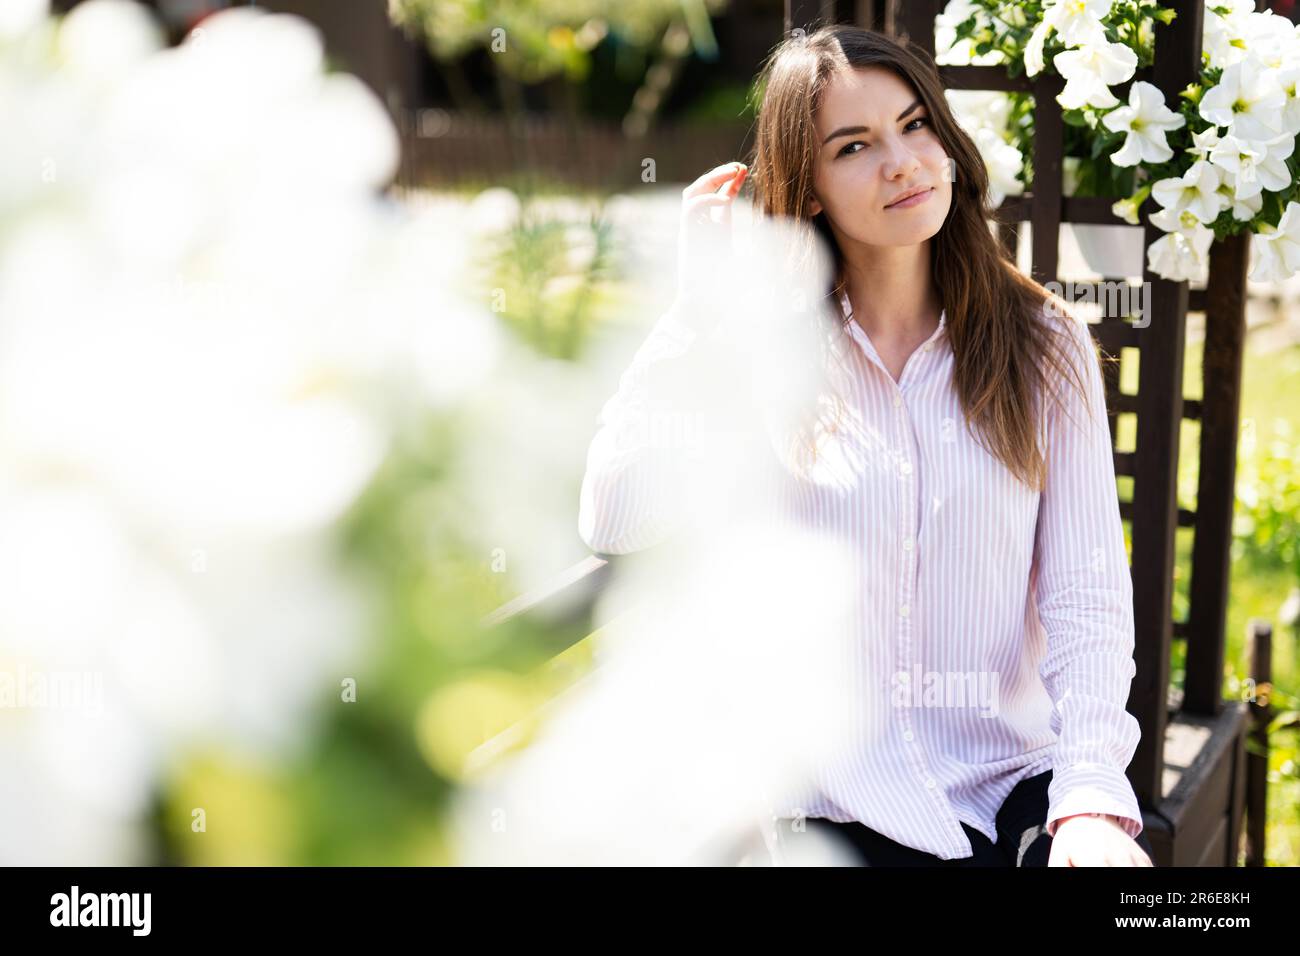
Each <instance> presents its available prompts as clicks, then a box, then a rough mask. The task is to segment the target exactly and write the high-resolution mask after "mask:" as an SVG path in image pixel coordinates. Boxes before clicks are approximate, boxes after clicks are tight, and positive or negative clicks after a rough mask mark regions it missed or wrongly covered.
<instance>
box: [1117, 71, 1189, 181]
mask: <svg viewBox="0 0 1300 956" xmlns="http://www.w3.org/2000/svg"><path fill="white" fill-rule="evenodd" d="M1128 102H1129V105H1128V106H1121V107H1119V108H1117V109H1114V110H1111V111H1110V112H1109V113H1107V114H1106V115H1105V116H1103V117H1102V118H1101V122H1102V125H1103V126H1105V127H1106V128H1107V129H1109V130H1112V131H1113V132H1116V133H1119V132H1125V133H1128V136H1127V137H1126V138H1125V140H1124V146H1123V148H1122V149H1120V151H1119V152H1117V153H1116V154H1115V155H1114V156H1112V157H1111V162H1112V163H1114V164H1115V165H1116V166H1135V165H1137V164H1138V163H1165V162H1168V161H1169V160H1170V159H1172V158H1173V155H1174V151H1173V150H1172V149H1170V148H1169V142H1168V140H1167V139H1166V134H1167V133H1168V132H1169V131H1170V130H1175V129H1179V128H1181V127H1183V126H1185V125H1186V124H1187V120H1186V119H1185V118H1184V117H1183V116H1181V115H1180V114H1178V113H1175V112H1174V111H1173V110H1171V109H1170V108H1169V107H1167V106H1165V98H1164V96H1163V95H1162V94H1161V93H1160V90H1159V89H1157V88H1156V87H1155V86H1152V85H1151V84H1150V83H1146V82H1144V81H1142V80H1139V81H1138V82H1136V83H1134V84H1133V86H1132V87H1131V88H1130V90H1129V95H1128Z"/></svg>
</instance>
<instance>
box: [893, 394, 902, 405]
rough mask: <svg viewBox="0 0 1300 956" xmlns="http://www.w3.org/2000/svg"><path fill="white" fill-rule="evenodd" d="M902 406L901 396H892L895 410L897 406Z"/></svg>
mask: <svg viewBox="0 0 1300 956" xmlns="http://www.w3.org/2000/svg"><path fill="white" fill-rule="evenodd" d="M902 404H903V396H901V395H895V396H894V407H895V408H897V407H898V406H899V405H902Z"/></svg>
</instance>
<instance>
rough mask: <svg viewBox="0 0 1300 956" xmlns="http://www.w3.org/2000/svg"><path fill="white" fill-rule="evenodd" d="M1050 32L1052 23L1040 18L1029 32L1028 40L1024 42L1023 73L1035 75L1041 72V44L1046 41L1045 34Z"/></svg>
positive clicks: (1042, 64) (1042, 65)
mask: <svg viewBox="0 0 1300 956" xmlns="http://www.w3.org/2000/svg"><path fill="white" fill-rule="evenodd" d="M1051 32H1052V25H1051V24H1050V23H1048V22H1047V21H1046V20H1040V21H1039V22H1038V25H1037V26H1035V27H1034V30H1033V32H1032V33H1030V34H1029V41H1028V42H1027V43H1026V44H1025V54H1024V58H1025V75H1026V76H1037V75H1038V74H1039V73H1041V72H1043V67H1044V65H1045V64H1044V62H1043V46H1044V45H1045V44H1046V43H1047V35H1048V34H1049V33H1051Z"/></svg>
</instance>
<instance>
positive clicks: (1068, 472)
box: [1034, 317, 1142, 837]
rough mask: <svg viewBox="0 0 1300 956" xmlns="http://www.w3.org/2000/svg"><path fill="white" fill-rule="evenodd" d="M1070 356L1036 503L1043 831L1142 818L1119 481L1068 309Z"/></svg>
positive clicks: (1096, 371) (1085, 353) (1095, 384)
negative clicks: (1090, 816) (1048, 736)
mask: <svg viewBox="0 0 1300 956" xmlns="http://www.w3.org/2000/svg"><path fill="white" fill-rule="evenodd" d="M1064 324H1065V325H1067V326H1069V327H1070V329H1071V332H1072V334H1073V340H1072V342H1071V345H1072V347H1073V349H1074V350H1075V351H1072V352H1071V353H1070V357H1071V359H1072V360H1075V361H1082V367H1081V371H1082V373H1083V374H1082V378H1083V380H1084V382H1085V384H1086V385H1087V393H1088V394H1087V399H1086V401H1081V400H1080V397H1079V395H1078V393H1077V391H1075V390H1074V389H1073V388H1066V389H1065V390H1064V394H1065V395H1066V396H1067V399H1066V404H1067V407H1068V411H1069V414H1068V415H1062V414H1061V410H1060V409H1059V408H1057V407H1056V406H1053V411H1052V412H1050V413H1049V416H1050V417H1049V427H1048V432H1047V437H1046V453H1047V466H1048V473H1047V480H1046V485H1045V488H1044V490H1043V494H1042V496H1041V498H1040V502H1039V512H1038V525H1037V529H1036V534H1035V551H1034V555H1035V557H1034V560H1035V564H1036V567H1037V578H1036V588H1035V591H1036V600H1037V609H1038V616H1039V620H1040V621H1041V623H1042V625H1043V628H1044V630H1045V633H1046V644H1047V652H1046V656H1045V658H1044V660H1043V662H1042V665H1041V667H1040V670H1039V673H1040V676H1041V677H1042V679H1043V683H1044V686H1045V687H1046V689H1047V691H1048V694H1049V695H1050V696H1051V699H1052V702H1053V710H1052V715H1051V728H1052V730H1053V732H1055V733H1056V734H1057V735H1058V738H1057V744H1056V749H1055V757H1054V760H1053V773H1052V782H1051V786H1050V788H1049V791H1048V814H1047V832H1048V833H1049V834H1051V835H1055V832H1056V827H1057V823H1058V821H1059V820H1060V819H1061V818H1063V817H1067V816H1071V815H1073V814H1078V813H1089V812H1096V813H1108V814H1114V815H1115V816H1117V817H1118V818H1119V819H1120V823H1121V825H1122V826H1123V827H1124V829H1125V830H1126V832H1127V833H1128V834H1129V835H1130V836H1132V837H1136V836H1137V835H1138V834H1139V833H1140V832H1141V831H1142V814H1141V811H1140V809H1139V807H1138V803H1137V798H1136V796H1135V795H1134V793H1133V788H1132V785H1131V784H1130V783H1129V780H1128V778H1127V776H1126V775H1125V768H1126V767H1127V766H1128V764H1129V761H1130V760H1132V758H1133V753H1134V751H1135V750H1136V749H1137V744H1138V740H1139V738H1140V736H1141V730H1140V728H1139V725H1138V722H1137V719H1136V718H1134V717H1133V715H1132V714H1130V713H1128V711H1127V710H1126V705H1127V702H1128V695H1129V687H1130V684H1131V683H1132V680H1133V676H1134V674H1135V673H1136V665H1135V664H1134V662H1133V648H1134V623H1133V583H1132V578H1131V576H1130V571H1129V565H1128V558H1127V554H1126V551H1125V546H1124V529H1123V525H1122V524H1121V519H1120V514H1119V502H1118V498H1117V495H1116V488H1115V467H1114V459H1113V457H1112V450H1111V443H1110V431H1109V426H1108V423H1107V419H1106V404H1105V391H1104V387H1103V384H1102V377H1101V369H1100V367H1099V363H1098V361H1097V353H1096V347H1095V345H1094V344H1093V341H1092V336H1091V334H1090V333H1089V332H1088V329H1087V327H1086V325H1085V324H1084V323H1082V322H1079V321H1077V320H1074V319H1072V318H1069V317H1066V318H1065V320H1064Z"/></svg>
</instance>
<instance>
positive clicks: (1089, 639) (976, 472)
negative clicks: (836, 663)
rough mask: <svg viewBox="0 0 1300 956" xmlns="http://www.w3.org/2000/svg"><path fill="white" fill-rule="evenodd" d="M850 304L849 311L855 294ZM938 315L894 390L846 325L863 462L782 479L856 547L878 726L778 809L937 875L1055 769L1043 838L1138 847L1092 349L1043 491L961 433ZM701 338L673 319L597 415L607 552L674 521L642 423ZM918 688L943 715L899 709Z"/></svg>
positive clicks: (871, 707) (1053, 442) (795, 506)
mask: <svg viewBox="0 0 1300 956" xmlns="http://www.w3.org/2000/svg"><path fill="white" fill-rule="evenodd" d="M842 305H843V307H844V309H845V313H846V314H848V312H849V309H850V305H849V301H848V299H847V297H844V298H843V299H842ZM946 319H947V316H946V312H945V313H944V314H943V315H942V316H941V317H940V325H939V328H938V329H937V330H936V331H935V332H934V334H933V335H931V337H930V338H929V339H928V340H927V341H926V342H925V343H924V344H923V345H921V346H920V347H919V348H918V349H916V351H915V352H913V353H912V355H911V356H910V357H909V358H908V360H907V362H906V365H905V367H904V368H903V371H902V373H901V375H900V377H899V380H898V381H895V380H894V378H893V377H892V376H891V375H890V373H889V371H888V370H887V368H886V366H885V364H884V363H883V361H882V360H881V358H880V356H879V355H878V353H877V352H876V350H875V348H874V347H873V346H872V344H871V341H870V338H869V337H868V336H867V334H866V333H865V332H864V331H863V330H862V328H861V326H859V325H858V324H857V322H855V321H851V322H850V323H849V324H848V329H847V333H846V334H845V335H844V336H842V337H841V342H840V345H841V346H842V347H843V352H842V354H845V355H847V357H848V361H849V369H850V370H851V378H850V381H851V384H850V387H849V388H848V389H847V391H846V394H845V399H846V400H847V402H848V407H849V409H850V410H851V414H852V415H853V419H854V422H855V426H856V427H854V428H850V429H847V430H844V431H843V433H842V434H843V436H844V438H843V440H844V441H849V442H854V443H855V446H854V447H852V448H851V449H848V452H849V453H848V454H845V455H843V456H841V457H840V461H842V462H843V461H848V462H852V463H853V466H854V475H853V480H852V481H851V482H848V483H843V482H820V483H819V482H812V481H807V480H803V479H800V478H796V477H795V476H793V475H790V476H789V477H788V480H787V481H786V482H785V486H784V490H783V492H782V494H781V507H782V508H783V509H784V510H785V511H787V512H788V513H789V514H790V516H792V517H795V518H796V519H797V520H799V521H801V522H803V521H806V522H809V523H810V524H812V525H814V526H817V527H819V528H821V529H823V530H825V531H827V532H828V533H831V534H836V535H839V536H841V537H842V539H843V540H846V541H848V542H850V544H851V551H852V553H853V554H854V555H855V556H856V559H857V560H858V561H859V562H860V565H859V567H857V568H855V569H854V580H857V581H859V582H861V595H860V600H858V601H857V602H856V608H857V615H856V617H855V620H854V627H855V632H854V633H855V634H857V635H860V636H861V637H860V640H858V641H856V642H855V648H854V653H856V654H859V655H861V657H860V659H859V660H858V661H856V662H854V663H855V666H854V667H853V668H852V670H851V671H850V673H853V674H858V675H863V676H862V678H861V683H860V686H857V687H855V693H854V696H853V699H854V701H855V703H856V704H857V706H859V707H860V708H861V709H862V711H863V713H864V714H868V715H869V716H870V718H871V719H867V720H863V721H862V722H861V723H862V725H863V726H864V727H871V728H874V730H873V731H872V732H871V733H870V735H869V738H868V737H867V736H864V737H863V738H862V739H861V740H860V741H858V742H857V745H855V746H854V747H852V748H849V750H848V751H847V753H846V755H845V756H844V757H843V758H842V759H839V760H836V761H834V762H832V763H831V764H829V765H826V766H823V767H821V768H820V770H819V772H818V773H817V775H816V778H815V780H814V781H812V782H811V783H810V784H809V787H808V788H807V789H806V791H803V792H800V793H798V794H794V795H792V796H791V800H790V802H789V803H788V805H783V806H782V807H780V808H779V812H780V815H782V816H790V817H793V816H800V815H802V816H813V817H827V818H830V819H833V820H839V821H849V820H857V821H860V822H862V823H863V824H865V825H866V826H868V827H871V828H872V829H873V830H876V831H878V832H880V833H882V834H884V835H885V836H887V837H889V838H890V839H893V840H895V841H897V842H899V843H902V844H904V845H907V846H911V847H914V848H916V849H918V850H922V851H924V852H927V853H931V854H933V855H935V856H937V857H940V858H942V859H954V858H959V857H968V856H970V855H971V854H972V852H973V851H972V847H971V844H970V841H969V839H968V838H967V837H966V835H965V833H964V831H963V830H962V827H961V823H962V822H965V823H967V824H969V825H970V826H971V827H973V828H975V829H976V830H979V831H980V832H981V833H983V834H985V835H986V836H987V837H988V838H989V839H990V840H992V841H996V840H997V837H998V835H997V831H996V828H995V820H996V816H997V812H998V809H999V808H1000V807H1001V805H1002V803H1003V801H1004V800H1005V799H1006V797H1007V795H1008V794H1009V793H1010V791H1011V789H1012V788H1013V787H1014V786H1015V785H1016V784H1017V783H1018V782H1019V781H1020V780H1022V779H1024V778H1026V777H1029V776H1033V775H1035V774H1038V773H1041V772H1043V771H1044V770H1047V769H1051V770H1052V771H1053V773H1052V781H1051V785H1050V788H1049V791H1048V800H1049V808H1048V814H1047V824H1048V832H1049V833H1051V834H1053V835H1054V834H1055V829H1056V823H1057V821H1058V820H1060V819H1061V818H1062V817H1066V816H1070V815H1073V814H1078V813H1087V812H1099V813H1108V814H1113V815H1115V816H1116V817H1118V818H1119V821H1120V823H1121V825H1122V826H1123V827H1124V829H1125V831H1126V832H1127V833H1128V834H1129V835H1130V836H1133V837H1136V836H1137V835H1138V833H1140V832H1141V830H1142V826H1143V824H1142V815H1141V812H1140V811H1139V808H1138V804H1137V800H1136V798H1135V795H1134V792H1133V789H1132V786H1131V785H1130V783H1129V781H1128V778H1127V777H1126V775H1125V768H1126V767H1127V766H1128V763H1129V761H1130V760H1131V759H1132V756H1133V753H1134V750H1135V749H1136V747H1137V743H1138V738H1139V733H1140V731H1139V727H1138V723H1137V721H1136V719H1135V718H1134V717H1133V716H1132V715H1131V714H1129V713H1128V712H1127V710H1126V709H1125V708H1126V703H1127V700H1128V693H1129V686H1130V683H1131V681H1132V679H1133V676H1134V673H1135V665H1134V662H1133V647H1134V630H1133V601H1132V579H1131V577H1130V572H1129V565H1128V558H1127V553H1126V550H1125V543H1124V531H1123V526H1122V524H1121V519H1120V515H1119V504H1118V497H1117V494H1116V485H1115V472H1114V462H1113V458H1112V450H1111V442H1110V432H1109V426H1108V423H1107V419H1106V408H1105V398H1104V391H1103V386H1102V378H1101V370H1100V367H1099V364H1098V362H1097V361H1096V354H1095V351H1093V345H1092V338H1091V336H1090V335H1089V333H1088V331H1087V327H1086V325H1085V324H1084V323H1082V322H1079V321H1076V320H1068V319H1067V320H1065V321H1066V325H1067V326H1068V327H1069V328H1070V329H1071V330H1072V332H1073V335H1074V345H1075V346H1076V347H1078V348H1079V349H1081V350H1086V351H1080V352H1079V353H1077V354H1078V355H1079V356H1084V355H1086V356H1087V359H1086V360H1085V361H1084V364H1085V366H1086V368H1085V370H1084V376H1083V377H1084V381H1085V382H1086V383H1087V385H1088V400H1087V403H1086V405H1087V407H1086V408H1085V407H1083V403H1081V402H1080V401H1079V397H1078V394H1077V392H1075V391H1074V390H1073V389H1067V391H1066V392H1065V394H1066V395H1067V396H1072V400H1071V401H1070V403H1069V404H1070V406H1071V407H1070V416H1069V417H1068V418H1062V417H1061V415H1060V413H1059V410H1057V409H1056V407H1055V406H1054V405H1052V406H1050V407H1051V409H1052V411H1051V413H1050V414H1049V416H1048V418H1047V419H1046V420H1045V421H1043V422H1042V429H1041V430H1040V442H1041V443H1043V444H1040V447H1042V448H1043V449H1044V451H1045V452H1046V456H1047V466H1048V479H1047V484H1046V488H1045V490H1044V491H1043V492H1041V493H1039V492H1036V491H1032V490H1030V489H1029V488H1027V487H1026V486H1025V485H1023V484H1022V483H1020V482H1019V481H1018V480H1016V479H1015V478H1014V477H1013V476H1012V475H1011V473H1010V472H1009V471H1008V470H1007V469H1006V468H1005V466H1004V465H1003V464H1002V463H1001V462H1000V461H999V460H998V459H996V458H995V457H993V456H992V455H991V454H989V453H988V452H987V451H986V450H985V449H984V448H983V447H982V446H980V445H979V444H978V443H977V442H976V440H975V438H974V437H973V436H972V435H971V434H970V432H969V431H968V430H967V428H966V427H965V422H964V419H963V416H962V411H961V406H960V404H959V401H958V397H957V394H956V392H955V390H954V388H953V363H954V356H953V353H952V350H951V348H950V347H949V343H948V339H947V336H946V334H945V330H946ZM697 339H698V336H697V334H696V333H695V332H694V330H692V329H691V328H690V327H689V326H687V325H685V324H683V323H682V322H681V320H679V319H678V318H677V317H676V316H675V315H674V314H673V312H672V311H670V312H668V313H667V314H665V315H664V316H663V317H662V318H661V319H660V321H659V322H658V323H657V324H656V325H655V327H654V328H653V329H652V331H651V332H650V334H649V336H648V337H647V339H646V340H645V342H644V344H643V345H642V346H641V348H640V350H639V351H638V352H637V354H636V356H635V357H634V359H633V361H632V363H631V365H630V366H629V367H628V369H627V371H626V372H625V373H624V375H623V377H622V379H621V380H620V383H619V389H618V392H617V393H616V394H615V395H614V396H613V397H612V398H610V399H609V401H608V402H606V404H605V405H604V407H603V408H602V410H601V413H600V416H599V418H598V426H599V427H598V430H597V433H596V435H595V437H594V438H593V440H592V444H591V447H590V450H589V452H588V458H587V470H586V473H585V475H584V477H583V482H582V492H581V500H580V509H579V533H580V535H581V537H582V539H583V540H584V541H585V542H586V544H587V545H588V546H589V547H590V548H592V550H593V551H596V552H597V553H603V554H623V553H627V552H630V551H636V550H640V549H642V548H646V547H650V546H651V545H653V544H656V543H658V542H660V541H662V540H663V539H664V538H665V537H666V536H668V535H669V534H671V533H672V531H673V529H674V527H675V526H676V522H678V521H680V520H681V518H680V515H679V514H678V513H676V512H675V511H674V510H673V509H672V507H669V506H668V505H666V504H665V503H664V501H663V500H662V494H663V489H664V488H665V487H666V486H665V484H664V483H663V481H664V479H665V478H666V477H667V476H668V471H666V470H669V471H670V470H671V469H672V468H674V467H676V466H675V465H672V464H671V463H669V462H668V461H667V460H666V459H665V458H664V456H659V455H656V454H653V449H647V448H646V447H645V444H644V442H643V438H644V433H643V432H641V433H637V432H635V431H634V429H635V428H636V427H637V426H636V424H635V420H636V416H637V414H638V413H639V412H643V411H644V409H645V407H646V401H647V391H646V390H647V381H648V379H649V378H651V377H652V375H653V374H655V373H657V372H658V371H659V370H661V369H666V368H670V367H672V366H673V363H674V361H675V360H677V359H679V358H680V357H682V356H684V355H686V354H687V353H688V351H689V350H690V349H691V348H692V346H693V345H694V344H695V342H696V340H697ZM642 421H643V420H642ZM1076 422H1077V423H1079V424H1080V425H1083V426H1084V427H1083V428H1079V427H1076V424H1075V423H1076ZM867 675H873V676H867ZM945 687H947V693H949V694H952V693H953V692H954V689H955V691H956V693H957V694H958V695H959V696H960V697H961V699H960V700H959V701H958V705H956V706H953V703H952V699H951V698H947V699H945V698H943V694H944V693H945ZM927 693H929V694H930V695H935V694H937V695H939V698H940V699H941V700H943V701H944V702H943V703H942V704H941V705H939V706H897V702H898V700H900V699H906V695H908V694H915V695H916V697H915V698H913V699H914V700H924V699H926V694H927ZM900 695H903V697H902V698H900ZM929 699H930V700H931V701H933V700H934V697H933V696H931V697H930V698H929Z"/></svg>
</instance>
